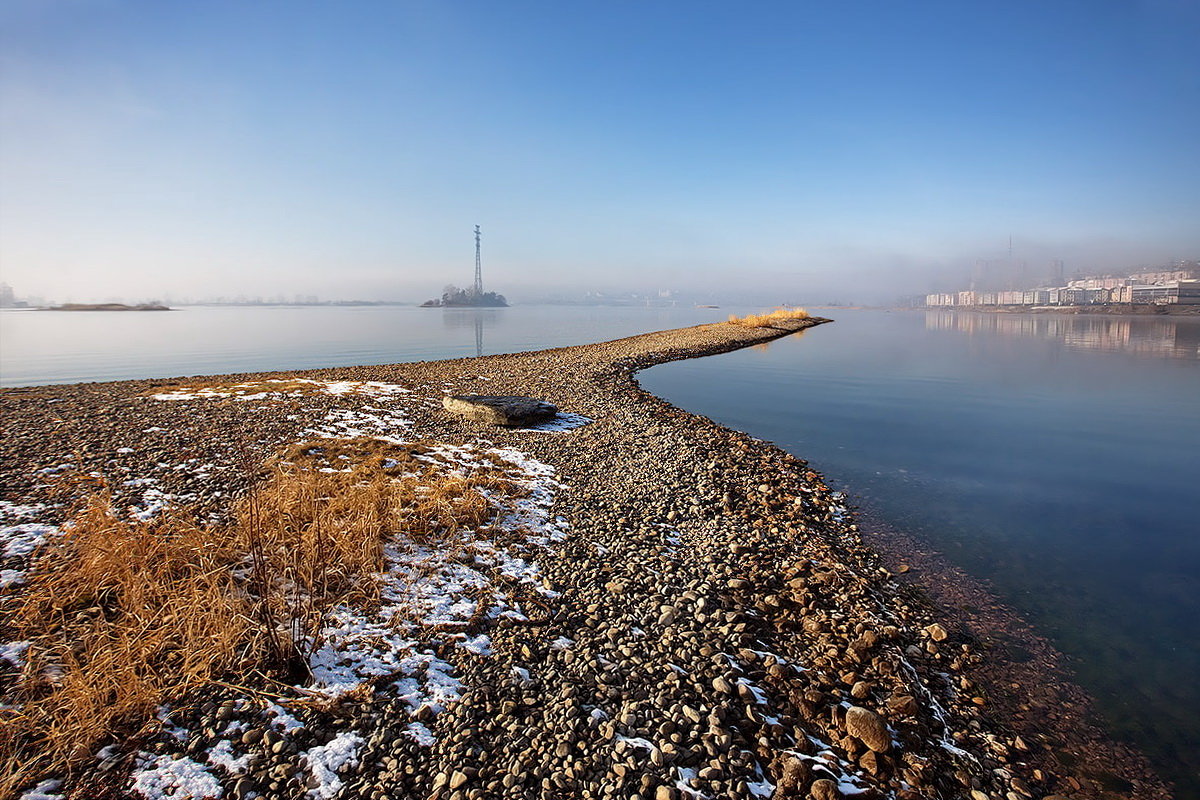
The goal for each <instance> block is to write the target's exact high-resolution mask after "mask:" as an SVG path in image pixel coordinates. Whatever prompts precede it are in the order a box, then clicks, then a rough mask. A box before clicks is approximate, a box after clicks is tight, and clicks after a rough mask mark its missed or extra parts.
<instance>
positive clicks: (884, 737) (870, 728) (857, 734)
mask: <svg viewBox="0 0 1200 800" xmlns="http://www.w3.org/2000/svg"><path fill="white" fill-rule="evenodd" d="M846 732H847V733H849V734H850V735H851V736H853V737H854V738H855V739H858V740H859V741H860V742H862V743H863V744H865V745H866V746H867V747H869V748H871V749H872V750H874V751H875V752H876V753H886V752H887V751H888V748H889V747H891V746H892V737H891V734H890V733H888V729H887V723H885V722H884V721H883V717H881V716H879V715H878V714H876V713H875V712H874V711H870V710H868V709H865V708H862V707H860V706H850V707H849V708H848V709H846Z"/></svg>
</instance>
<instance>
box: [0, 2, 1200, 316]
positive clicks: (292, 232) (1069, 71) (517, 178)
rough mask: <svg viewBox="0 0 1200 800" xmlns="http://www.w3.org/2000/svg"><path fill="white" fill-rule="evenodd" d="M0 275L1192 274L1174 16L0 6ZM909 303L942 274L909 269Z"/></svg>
mask: <svg viewBox="0 0 1200 800" xmlns="http://www.w3.org/2000/svg"><path fill="white" fill-rule="evenodd" d="M0 32H2V33H0V36H2V40H0V67H2V71H0V82H2V83H0V88H2V92H3V94H2V96H0V113H2V115H3V117H2V124H3V129H2V138H0V180H2V184H0V275H2V278H3V280H5V281H7V282H8V283H10V284H12V285H13V286H14V288H15V289H16V290H17V293H18V294H41V295H46V296H50V297H54V298H57V299H60V300H65V299H74V300H86V299H93V298H94V299H101V298H104V297H110V296H127V297H139V296H140V297H150V296H161V295H163V294H164V293H171V294H175V295H193V296H212V295H235V294H239V293H244V294H275V293H286V294H288V295H291V294H293V293H305V294H307V293H314V294H320V295H322V296H324V297H333V298H337V297H372V298H384V299H408V300H420V299H424V298H425V297H429V296H433V295H435V294H438V293H440V291H441V287H442V285H443V284H445V283H447V282H457V283H460V284H462V283H466V282H469V281H470V279H471V273H472V269H473V258H474V253H473V247H474V245H473V241H472V238H471V230H472V227H473V226H474V225H476V224H479V225H481V226H482V227H483V230H484V268H485V277H486V278H487V283H488V288H494V289H497V290H499V291H502V292H507V293H508V294H509V295H510V297H514V298H516V299H520V298H521V297H522V296H532V295H533V294H536V293H538V292H539V291H541V288H542V287H551V288H570V289H576V288H578V289H584V288H605V289H609V288H625V289H634V290H645V289H664V288H685V287H686V286H689V285H691V286H695V287H698V288H701V289H712V290H726V289H728V290H738V291H742V290H745V289H746V288H747V287H755V288H756V289H757V290H759V291H761V293H762V294H763V299H764V300H767V299H772V298H777V299H779V300H795V301H805V302H819V301H821V300H824V299H828V298H832V297H835V296H836V297H842V298H846V299H855V300H860V301H862V300H873V299H887V298H888V297H890V296H892V295H894V294H898V293H904V292H923V291H926V290H929V289H933V288H937V287H939V286H941V285H945V282H946V281H949V282H950V283H951V284H953V283H956V282H957V280H958V279H959V276H965V275H967V274H968V273H969V271H970V269H971V268H972V266H973V265H974V263H975V260H976V259H978V258H994V257H998V256H1000V255H1001V254H1002V253H1003V252H1005V250H1006V248H1007V243H1008V237H1009V235H1010V234H1011V235H1012V236H1013V242H1014V249H1015V252H1016V254H1017V256H1018V257H1019V258H1022V259H1027V260H1029V262H1030V264H1031V266H1032V267H1033V268H1035V269H1040V268H1041V267H1042V265H1044V264H1046V263H1048V262H1049V260H1050V259H1051V258H1062V259H1064V260H1065V261H1066V263H1067V270H1068V272H1072V271H1074V270H1076V269H1084V270H1087V269H1089V268H1098V269H1108V268H1118V267H1123V266H1131V265H1134V264H1141V263H1147V264H1149V263H1159V262H1163V261H1166V260H1168V259H1172V258H1196V257H1200V144H1198V142H1200V46H1198V44H1197V42H1198V41H1200V3H1197V2H1194V0H1150V1H1147V2H1138V1H1137V0H1128V1H1127V2H1106V1H1105V0H1036V1H1031V2H1026V1H1025V0H1009V1H1008V2H1003V3H1000V2H989V3H979V2H967V1H964V0H954V1H953V2H900V1H899V0H881V1H880V2H857V1H855V0H846V1H845V2H801V1H800V0H793V1H792V2H781V3H768V2H749V3H747V2H732V0H731V1H730V2H723V3H714V2H700V1H699V0H693V2H686V3H683V2H680V3H668V2H622V1H620V0H607V1H606V2H582V1H580V2H575V1H573V0H572V1H571V2H563V0H547V1H546V2H508V1H507V0H506V1H503V2H501V1H500V0H486V1H485V0H481V1H480V2H455V1H454V0H438V1H436V2H434V1H432V0H431V2H422V3H411V2H402V1H401V0H389V2H378V3H367V2H328V3H307V2H299V1H298V0H288V2H244V1H239V2H221V1H219V0H203V1H201V0H191V1H185V0H172V2H161V0H152V1H151V0H147V1H146V2H122V1H121V0H0ZM939 281H940V283H939Z"/></svg>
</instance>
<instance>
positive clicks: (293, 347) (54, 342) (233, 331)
mask: <svg viewBox="0 0 1200 800" xmlns="http://www.w3.org/2000/svg"><path fill="white" fill-rule="evenodd" d="M729 313H730V311H729V309H706V308H692V307H691V306H683V307H678V308H646V307H619V308H605V307H563V306H517V307H513V308H488V309H484V308H480V309H471V308H448V309H439V308H415V307H413V306H361V307H304V306H295V307H212V306H191V307H184V308H181V309H178V310H176V311H145V312H110V311H72V312H49V311H46V312H38V311H5V312H2V313H0V385H2V386H26V385H37V384H52V383H72V382H77V381H106V380H120V379H128V378H166V377H173V376H179V375H208V374H217V373H230V372H258V371H269V370H288V369H313V368H317V367H337V366H354V365H359V364H391V363H395V362H400V361H421V360H431V359H442V358H465V357H468V356H476V355H486V354H493V353H507V352H517V351H521V350H539V349H542V348H545V347H560V346H565V345H573V344H586V343H588V342H595V341H603V340H605V339H616V338H620V337H622V336H632V335H634V334H638V333H645V332H646V331H650V330H662V329H667V328H677V327H681V326H686V325H699V324H701V323H705V322H717V321H720V320H723V319H725V317H726V316H727V315H728V314H729Z"/></svg>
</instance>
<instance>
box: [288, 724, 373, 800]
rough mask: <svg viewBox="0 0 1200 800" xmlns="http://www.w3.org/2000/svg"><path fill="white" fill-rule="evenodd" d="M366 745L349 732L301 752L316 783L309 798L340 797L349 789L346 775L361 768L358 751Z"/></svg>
mask: <svg viewBox="0 0 1200 800" xmlns="http://www.w3.org/2000/svg"><path fill="white" fill-rule="evenodd" d="M362 744H363V738H362V737H361V736H359V735H358V734H357V733H352V732H349V731H348V732H345V733H339V734H338V735H337V736H335V737H334V738H333V739H331V740H330V741H329V742H327V743H326V744H322V745H318V746H316V747H313V748H310V749H309V750H308V751H307V752H305V753H301V754H300V758H301V759H302V761H303V763H304V764H305V765H306V766H307V767H308V771H309V773H311V774H312V777H313V782H314V783H315V784H316V785H315V786H313V787H312V788H310V789H309V791H308V796H309V797H312V798H321V800H329V798H333V797H337V796H338V794H340V793H341V791H342V789H343V787H344V786H345V783H344V782H343V781H342V777H341V776H342V774H344V773H345V772H346V771H347V770H349V769H353V768H354V767H357V766H358V749H359V748H360V747H362Z"/></svg>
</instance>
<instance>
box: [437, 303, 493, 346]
mask: <svg viewBox="0 0 1200 800" xmlns="http://www.w3.org/2000/svg"><path fill="white" fill-rule="evenodd" d="M498 319H499V315H498V313H497V312H496V311H494V310H493V309H485V308H455V309H447V310H446V311H444V312H442V324H443V325H445V326H446V327H447V328H473V329H474V331H475V355H476V356H481V355H483V329H484V327H489V328H490V327H494V326H495V325H496V321H497V320H498Z"/></svg>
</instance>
